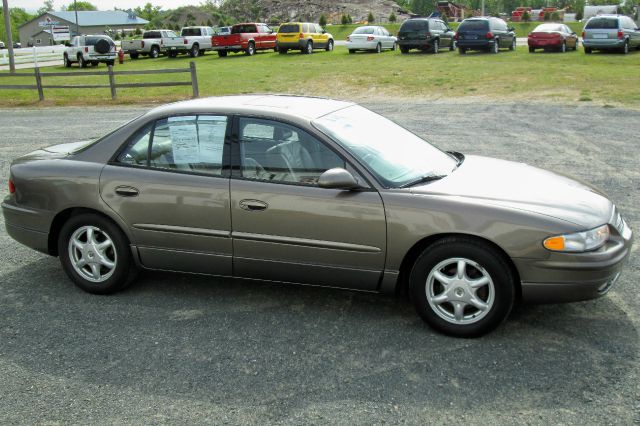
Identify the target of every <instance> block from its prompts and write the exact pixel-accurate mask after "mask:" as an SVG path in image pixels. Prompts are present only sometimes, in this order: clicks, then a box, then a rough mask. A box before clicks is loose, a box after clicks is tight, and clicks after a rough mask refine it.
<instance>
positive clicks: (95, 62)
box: [91, 61, 100, 67]
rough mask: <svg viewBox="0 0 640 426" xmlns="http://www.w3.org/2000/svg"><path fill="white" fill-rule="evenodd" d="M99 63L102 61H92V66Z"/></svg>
mask: <svg viewBox="0 0 640 426" xmlns="http://www.w3.org/2000/svg"><path fill="white" fill-rule="evenodd" d="M99 63H100V62H97V61H91V66H92V67H97V66H98V64H99Z"/></svg>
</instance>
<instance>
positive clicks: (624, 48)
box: [622, 41, 629, 55]
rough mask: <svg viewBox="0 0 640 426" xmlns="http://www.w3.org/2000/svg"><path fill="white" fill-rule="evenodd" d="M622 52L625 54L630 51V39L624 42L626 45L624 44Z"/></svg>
mask: <svg viewBox="0 0 640 426" xmlns="http://www.w3.org/2000/svg"><path fill="white" fill-rule="evenodd" d="M622 53H623V54H625V55H626V54H627V53H629V41H625V42H624V46H622Z"/></svg>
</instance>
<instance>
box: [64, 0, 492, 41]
mask: <svg viewBox="0 0 640 426" xmlns="http://www.w3.org/2000/svg"><path fill="white" fill-rule="evenodd" d="M483 1H484V0H483ZM73 9H74V10H75V11H76V35H77V36H79V35H80V29H79V27H78V3H76V0H73Z"/></svg>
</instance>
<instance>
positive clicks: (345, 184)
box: [318, 167, 362, 190]
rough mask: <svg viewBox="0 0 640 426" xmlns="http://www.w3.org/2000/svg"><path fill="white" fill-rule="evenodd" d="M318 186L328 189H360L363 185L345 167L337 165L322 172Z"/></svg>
mask: <svg viewBox="0 0 640 426" xmlns="http://www.w3.org/2000/svg"><path fill="white" fill-rule="evenodd" d="M318 186H319V187H320V188H326V189H344V190H353V189H360V188H362V186H360V184H359V183H358V182H357V181H356V178H354V177H353V175H352V174H351V173H349V172H348V171H346V170H345V169H343V168H340V167H336V168H334V169H329V170H327V171H326V172H324V173H322V174H321V175H320V177H319V178H318Z"/></svg>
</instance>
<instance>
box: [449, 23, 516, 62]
mask: <svg viewBox="0 0 640 426" xmlns="http://www.w3.org/2000/svg"><path fill="white" fill-rule="evenodd" d="M456 39H457V45H458V51H459V52H460V53H461V54H464V53H467V50H485V51H488V52H492V53H498V52H499V51H500V48H508V49H509V50H515V48H516V33H515V32H514V29H513V28H512V27H508V26H507V23H506V22H505V21H503V20H502V19H500V18H493V17H479V18H468V19H465V20H464V21H462V22H461V23H460V26H459V27H458V32H457V33H456Z"/></svg>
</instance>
